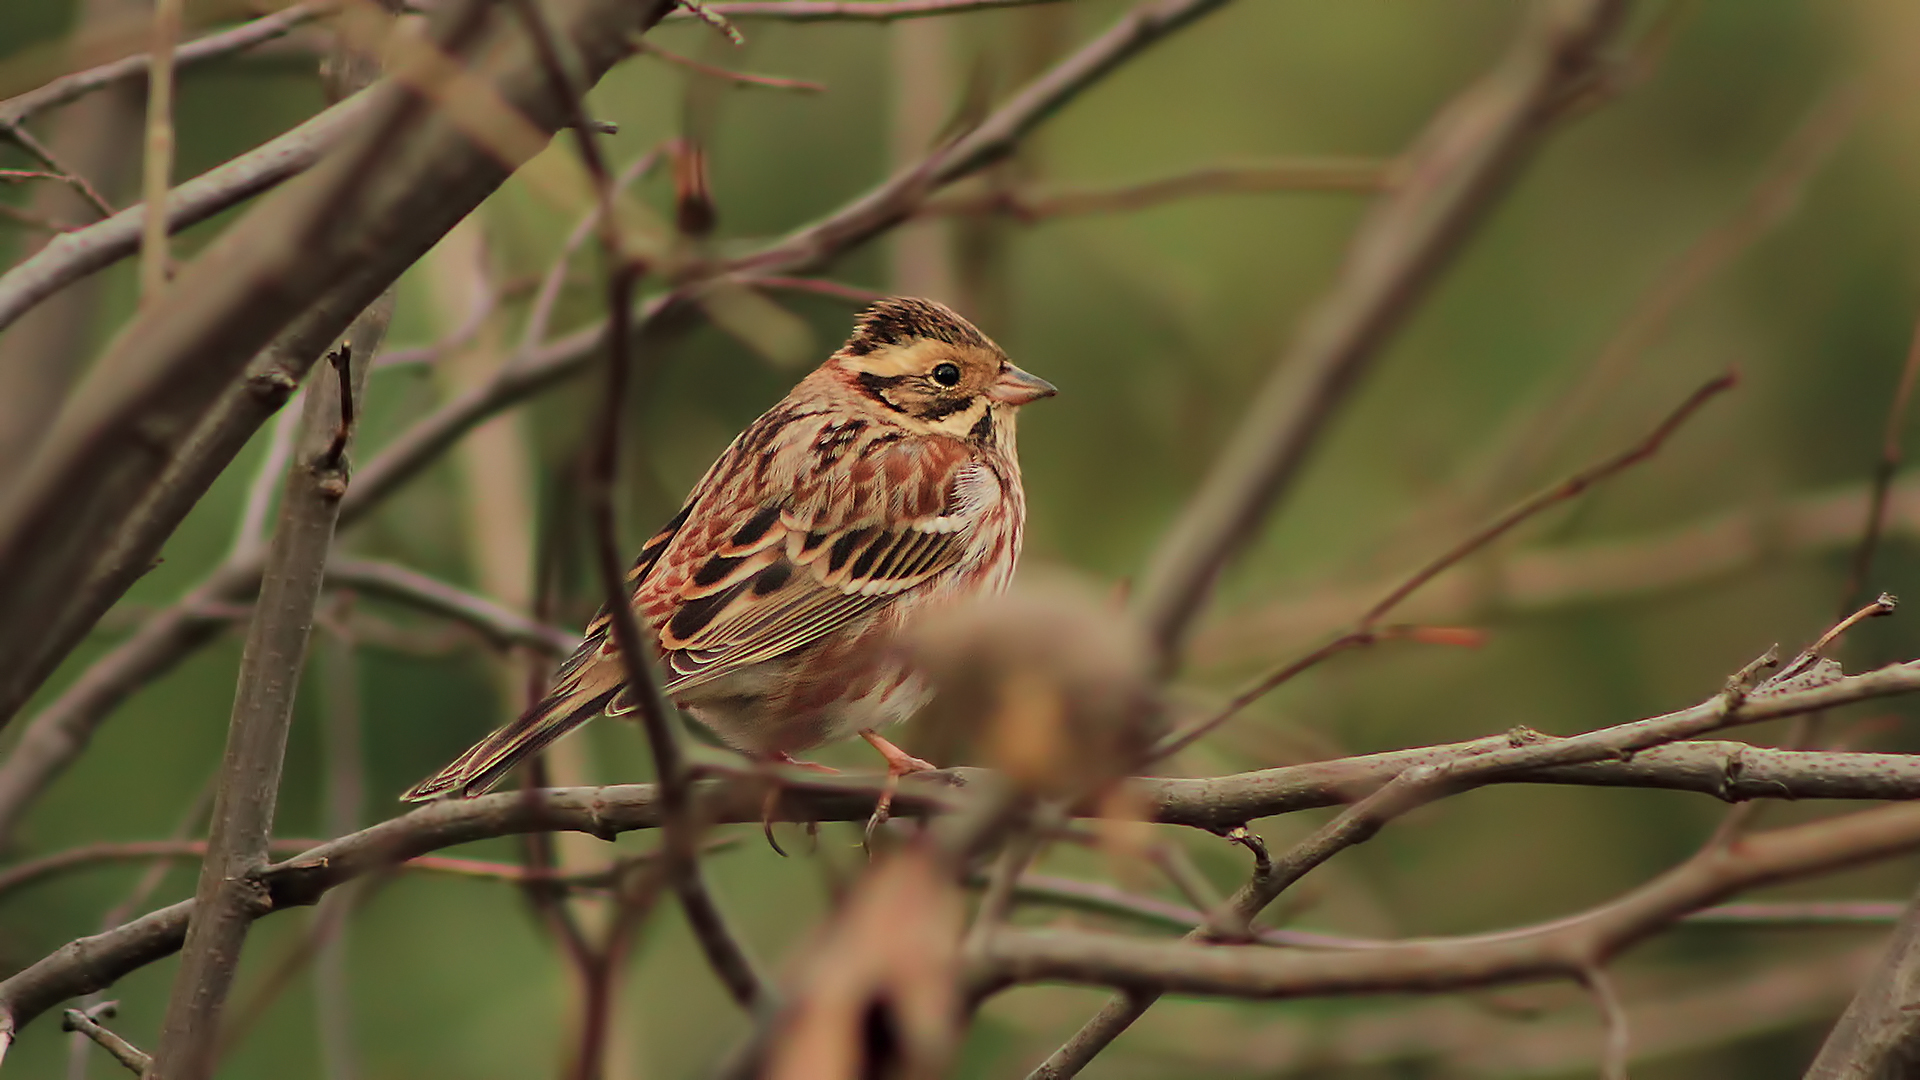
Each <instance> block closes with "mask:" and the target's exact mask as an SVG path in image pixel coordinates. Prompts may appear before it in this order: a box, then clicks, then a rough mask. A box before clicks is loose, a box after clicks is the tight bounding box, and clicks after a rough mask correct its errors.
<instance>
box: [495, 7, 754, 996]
mask: <svg viewBox="0 0 1920 1080" xmlns="http://www.w3.org/2000/svg"><path fill="white" fill-rule="evenodd" d="M519 10H520V12H521V15H522V18H523V20H524V21H525V22H526V24H527V27H528V29H529V31H530V32H531V36H532V37H533V39H534V42H535V46H536V48H537V49H538V51H539V52H540V54H541V57H542V63H543V64H544V65H545V67H546V70H547V78H548V81H549V83H550V84H551V86H552V90H553V93H554V94H555V95H556V96H557V97H560V98H562V99H563V100H562V102H561V104H562V107H563V108H564V109H566V110H568V111H570V112H571V113H572V114H573V118H574V120H575V125H574V136H575V142H576V144H577V145H578V147H579V150H580V156H581V159H582V161H583V162H584V163H585V165H586V168H587V172H588V174H589V175H590V176H591V177H592V178H593V181H594V188H595V193H596V196H597V198H598V203H599V212H598V216H599V222H598V231H599V241H600V246H601V249H602V254H603V257H604V258H605V260H606V263H607V319H608V330H607V360H606V364H607V376H606V378H607V382H606V389H605V392H604V393H605V397H604V400H603V401H602V403H601V413H600V416H599V421H598V426H597V431H596V437H595V439H594V444H593V453H592V457H591V459H590V465H589V467H588V472H587V482H586V484H585V487H586V503H587V507H588V512H589V517H590V520H591V521H592V535H593V541H594V554H595V562H596V566H597V569H598V571H599V574H600V582H601V588H602V590H603V592H604V593H605V597H606V604H605V607H604V609H603V610H604V611H605V612H606V614H607V616H608V619H609V621H610V624H611V627H612V631H613V640H614V643H615V645H616V646H617V648H618V649H619V653H620V658H621V663H622V664H623V666H624V667H625V669H626V676H627V680H626V683H627V688H626V690H625V691H624V693H625V694H626V695H627V698H628V700H630V701H632V702H633V704H634V706H635V708H636V710H637V711H638V712H639V714H640V719H641V721H642V727H643V728H644V730H645V731H646V735H647V745H648V748H649V749H650V750H651V752H652V756H653V765H654V774H655V776H656V777H657V779H658V781H659V784H660V791H661V799H662V803H663V805H664V807H665V810H666V813H667V821H668V827H667V828H666V829H665V831H664V834H663V836H662V841H661V842H662V844H663V845H664V846H665V847H666V850H667V856H668V861H667V864H666V866H667V870H666V873H667V876H668V879H669V881H670V882H671V883H672V886H673V889H674V892H675V893H676V895H678V897H679V899H680V904H681V907H682V909H683V910H684V911H685V912H686V916H687V922H688V923H689V925H691V926H692V928H693V931H694V936H695V939H696V940H697V941H698V942H699V943H700V945H701V948H702V950H703V952H704V953H705V954H706V958H707V962H708V964H709V966H711V967H712V968H713V971H714V974H715V975H716V976H718V977H719V979H720V981H721V983H722V985H724V986H725V987H726V988H727V991H728V992H729V993H730V994H732V995H733V998H734V1000H735V1001H737V1002H738V1003H739V1004H740V1005H741V1006H742V1007H743V1008H747V1009H753V1008H755V1007H756V1006H759V1005H761V1004H764V1003H766V1002H767V1001H769V1000H771V997H770V992H769V990H768V988H767V986H766V983H765V981H764V979H763V978H762V977H761V975H760V974H759V972H758V971H757V970H756V969H755V965H754V964H753V961H752V960H751V959H750V958H749V957H748V955H747V952H746V949H745V947H744V946H743V945H742V944H741V943H740V941H739V938H738V937H737V936H736V935H735V934H734V933H733V932H732V931H731V930H729V929H728V927H727V925H726V921H725V919H724V917H723V916H722V915H721V913H720V910H719V907H718V905H716V904H715V903H714V901H713V897H712V895H711V894H710V893H709V892H708V890H707V888H706V884H705V881H704V878H703V877H702V875H701V873H700V865H699V855H698V848H697V842H696V840H695V837H694V829H695V828H696V827H697V822H696V821H695V820H694V814H693V804H692V802H691V801H690V799H689V788H690V781H691V776H690V775H689V774H688V772H687V768H686V757H685V751H684V750H683V749H682V748H681V746H680V741H679V740H680V731H679V728H678V727H677V723H678V721H677V720H676V718H675V717H674V716H673V715H672V713H671V710H670V706H668V704H667V702H666V700H665V698H663V697H662V696H661V694H660V687H659V683H658V682H657V681H656V680H655V678H654V675H653V671H652V669H651V666H650V658H651V653H650V652H649V651H648V645H647V644H646V640H647V639H645V638H643V637H642V636H641V632H640V626H639V621H638V620H637V619H636V618H635V617H634V613H633V607H632V602H631V598H630V597H629V595H628V592H627V579H626V573H625V568H624V560H623V559H622V558H621V556H620V547H619V526H618V519H617V516H616V512H615V507H614V491H615V490H616V485H617V482H618V475H619V462H620V429H621V424H620V420H621V417H622V415H623V414H624V412H625V409H626V399H627V378H628V372H629V369H630V365H631V363H632V362H633V359H634V353H633V346H634V341H635V338H634V335H633V298H634V294H635V291H636V289H637V288H638V286H639V283H640V279H641V277H643V276H644V274H645V267H643V266H642V265H641V264H640V263H639V261H638V260H637V258H636V257H634V256H633V255H631V254H630V253H629V252H628V251H627V250H626V246H625V244H624V243H623V240H622V235H621V231H620V224H619V221H618V219H617V218H616V217H615V207H614V200H615V198H616V189H615V181H614V177H613V174H612V172H611V171H610V170H609V169H608V168H607V165H606V161H605V159H604V158H603V157H602V155H601V153H600V148H599V142H598V140H597V138H596V135H595V133H594V131H593V130H592V128H591V126H590V125H588V124H586V123H585V120H586V115H585V113H584V111H583V109H584V107H585V105H584V98H585V94H586V86H585V83H584V82H583V81H582V79H581V78H580V76H579V74H578V72H577V70H576V69H577V65H578V62H577V60H575V59H574V58H573V57H572V56H571V54H570V53H569V52H568V51H567V50H566V47H565V46H564V45H563V44H562V43H561V41H560V38H559V35H558V34H556V33H554V32H553V30H552V28H551V27H550V26H548V25H547V23H546V17H545V13H544V12H543V11H542V9H541V7H540V5H539V3H538V0H521V3H520V4H519Z"/></svg>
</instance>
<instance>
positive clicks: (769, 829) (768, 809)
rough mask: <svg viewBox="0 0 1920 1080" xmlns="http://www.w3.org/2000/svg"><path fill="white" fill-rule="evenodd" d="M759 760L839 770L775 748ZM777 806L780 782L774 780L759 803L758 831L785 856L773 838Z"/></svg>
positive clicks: (814, 768)
mask: <svg viewBox="0 0 1920 1080" xmlns="http://www.w3.org/2000/svg"><path fill="white" fill-rule="evenodd" d="M761 760H763V761H765V762H767V763H768V764H772V765H792V766H794V767H795V768H800V769H805V770H807V771H808V772H817V773H830V774H837V773H838V772H839V771H840V770H839V769H836V768H834V767H833V766H831V765H822V764H820V763H819V762H817V761H801V760H800V759H798V758H796V757H794V756H793V755H792V754H789V753H787V752H786V751H784V750H776V751H774V752H773V753H771V754H768V755H766V756H765V757H764V758H762V759H761ZM779 808H780V782H779V781H778V780H775V781H774V782H773V783H772V784H770V785H769V786H768V787H767V798H766V801H765V802H763V803H761V804H760V831H761V832H763V833H765V834H766V837H767V846H768V847H770V848H772V849H773V850H774V853H775V854H777V855H779V856H780V857H781V858H785V857H786V854H787V849H786V848H783V847H781V846H780V841H778V840H775V839H774V838H773V815H774V812H775V811H776V810H778V809H779Z"/></svg>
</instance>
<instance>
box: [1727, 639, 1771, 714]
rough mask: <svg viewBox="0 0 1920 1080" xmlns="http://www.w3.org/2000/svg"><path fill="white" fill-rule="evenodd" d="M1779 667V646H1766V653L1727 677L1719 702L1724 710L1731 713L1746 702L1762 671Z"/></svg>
mask: <svg viewBox="0 0 1920 1080" xmlns="http://www.w3.org/2000/svg"><path fill="white" fill-rule="evenodd" d="M1779 666H1780V646H1779V644H1778V643H1775V644H1773V645H1769V646H1767V651H1766V652H1763V653H1761V654H1760V655H1759V656H1756V657H1754V658H1753V659H1752V660H1749V661H1747V664H1746V666H1745V667H1743V668H1741V669H1740V670H1739V671H1736V672H1734V673H1733V674H1731V675H1729V676H1727V686H1726V689H1725V690H1723V691H1722V692H1721V700H1722V701H1723V702H1725V704H1726V710H1727V711H1728V712H1732V711H1733V710H1735V709H1737V708H1739V707H1740V704H1741V703H1742V702H1744V701H1746V700H1747V695H1748V694H1751V693H1752V692H1753V688H1754V685H1755V683H1756V681H1757V680H1758V679H1759V676H1760V673H1761V672H1763V671H1771V670H1773V669H1774V668H1776V667H1779Z"/></svg>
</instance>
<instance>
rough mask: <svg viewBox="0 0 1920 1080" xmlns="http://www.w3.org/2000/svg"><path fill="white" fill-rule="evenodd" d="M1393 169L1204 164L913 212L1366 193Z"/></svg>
mask: <svg viewBox="0 0 1920 1080" xmlns="http://www.w3.org/2000/svg"><path fill="white" fill-rule="evenodd" d="M1398 172H1399V170H1398V169H1397V168H1396V167H1395V166H1394V165H1393V164H1392V163H1390V162H1380V161H1375V160H1371V159H1365V158H1353V159H1348V158H1328V159H1324V160H1320V159H1312V158H1307V159H1300V160H1280V161H1274V162H1259V163H1251V162H1250V163H1245V164H1232V165H1209V166H1207V167H1205V168H1201V169H1195V170H1192V171H1191V172H1184V173H1178V174H1176V175H1173V176H1166V177H1161V178H1159V179H1156V180H1147V181H1143V182H1141V183H1137V184H1125V185H1121V186H1118V187H1112V186H1109V187H1077V188H1058V189H1047V188H1041V189H1039V190H1035V191H1022V190H1020V189H1017V188H1010V189H1006V190H999V191H989V192H986V193H984V194H980V195H962V196H950V197H947V198H941V199H930V200H928V201H927V203H926V205H924V206H922V207H921V208H920V210H919V211H918V212H917V214H916V216H918V217H931V216H935V215H947V216H951V215H983V214H1005V215H1007V216H1009V217H1012V218H1014V219H1016V220H1018V221H1021V222H1023V223H1027V224H1031V223H1034V222H1038V221H1045V220H1047V219H1050V218H1057V217H1077V216H1080V215H1084V214H1115V213H1124V212H1128V211H1133V210H1144V209H1147V208H1149V207H1154V206H1159V205H1160V204H1162V203H1167V202H1172V201H1175V200H1178V199H1190V198H1194V197H1196V196H1204V195H1250V194H1259V193H1264V192H1273V191H1328V192H1362V193H1372V192H1379V191H1384V190H1387V189H1388V188H1390V187H1392V185H1393V184H1394V182H1395V177H1396V176H1397V175H1398Z"/></svg>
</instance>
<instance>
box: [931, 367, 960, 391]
mask: <svg viewBox="0 0 1920 1080" xmlns="http://www.w3.org/2000/svg"><path fill="white" fill-rule="evenodd" d="M933 381H934V382H937V383H939V384H940V385H941V386H958V385H960V365H958V364H935V365H933Z"/></svg>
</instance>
